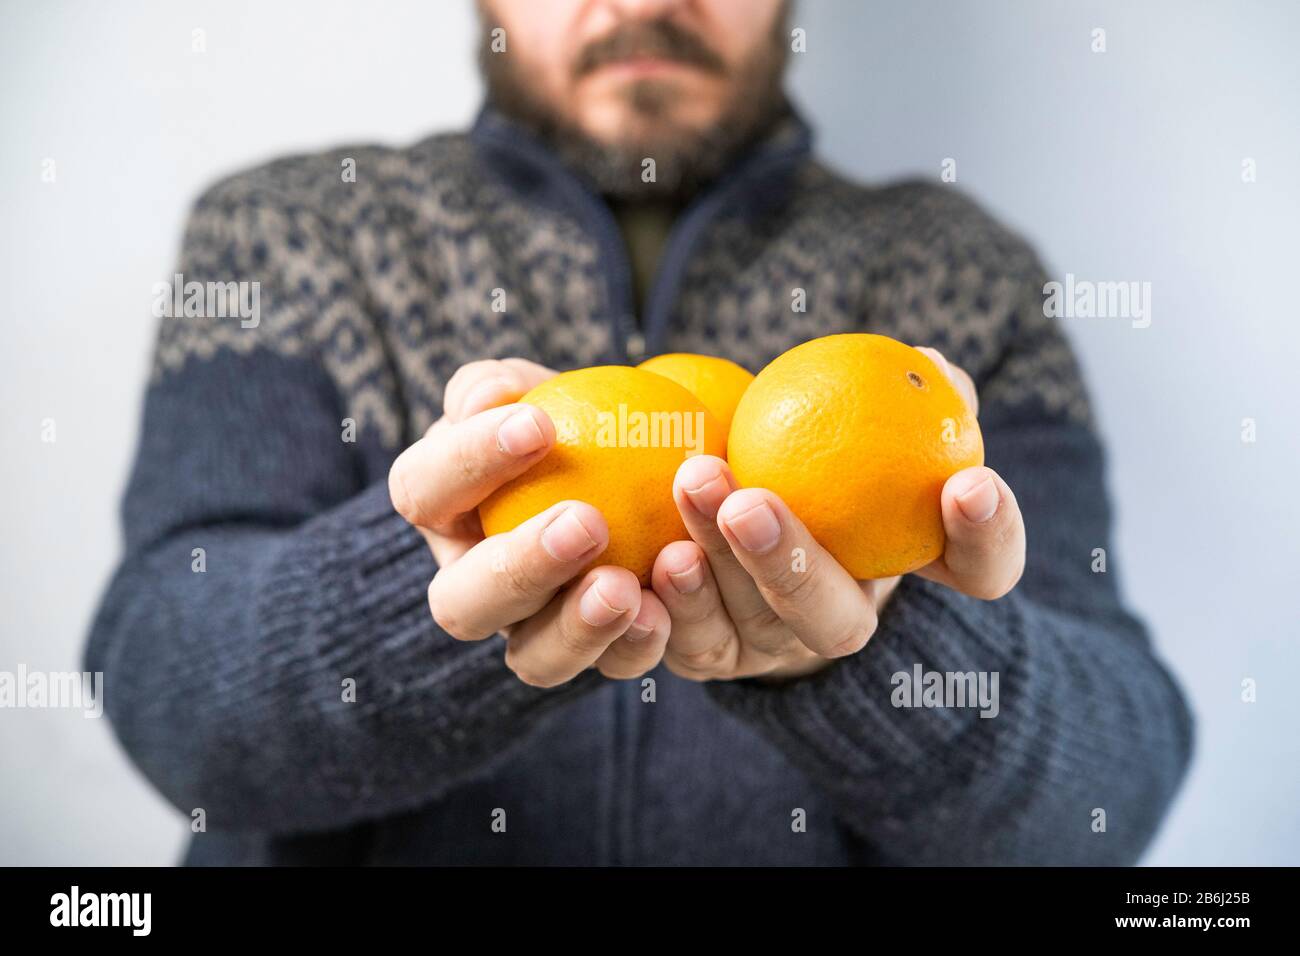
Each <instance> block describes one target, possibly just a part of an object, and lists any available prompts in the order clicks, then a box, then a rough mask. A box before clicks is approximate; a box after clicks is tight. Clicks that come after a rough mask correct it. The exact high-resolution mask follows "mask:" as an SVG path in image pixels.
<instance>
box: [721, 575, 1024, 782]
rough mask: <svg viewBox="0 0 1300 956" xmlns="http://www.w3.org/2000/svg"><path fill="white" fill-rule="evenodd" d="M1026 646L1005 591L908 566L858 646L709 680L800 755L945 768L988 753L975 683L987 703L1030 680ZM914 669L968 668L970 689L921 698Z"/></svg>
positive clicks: (859, 766) (849, 765) (856, 765)
mask: <svg viewBox="0 0 1300 956" xmlns="http://www.w3.org/2000/svg"><path fill="white" fill-rule="evenodd" d="M1025 648H1026V642H1025V639H1024V632H1023V628H1022V627H1021V625H1020V618H1019V615H1018V614H1017V613H1016V612H1015V610H1014V603H1013V602H1012V601H1011V599H1010V598H1004V599H1002V600H1000V601H997V602H981V601H977V600H975V599H973V598H968V597H966V596H965V595H961V594H958V593H957V592H955V591H951V590H949V589H947V588H944V587H942V586H941V585H938V584H935V583H933V582H931V581H926V580H924V579H922V578H918V577H916V576H914V575H907V576H905V577H904V578H903V580H902V581H901V582H900V583H899V586H898V588H897V589H896V590H895V592H894V594H893V596H892V598H891V600H890V602H889V603H888V604H887V605H886V607H885V610H884V611H883V612H882V614H881V618H880V624H879V627H878V628H877V631H876V633H875V635H874V636H873V637H872V638H871V640H870V642H868V644H867V646H866V647H865V648H864V649H863V650H862V651H860V652H859V653H858V654H855V655H853V656H852V657H848V658H843V659H841V660H839V661H836V662H835V663H833V664H831V665H830V666H829V667H827V668H825V669H824V670H822V671H819V672H818V673H816V674H812V675H809V676H808V677H803V678H798V679H795V680H792V681H789V682H786V683H765V682H762V681H758V680H754V679H746V680H738V681H718V682H714V683H711V684H709V685H707V686H708V689H709V692H710V694H711V695H712V696H713V698H714V700H716V701H717V702H718V703H719V704H720V705H721V706H722V707H723V708H724V709H726V710H728V711H730V712H732V713H734V714H736V715H738V716H740V717H741V718H742V719H745V720H747V721H748V722H750V723H751V724H753V725H755V726H757V727H758V728H759V729H761V730H762V731H763V732H764V733H765V734H766V735H767V736H768V737H769V738H770V739H772V740H773V741H774V742H775V743H777V745H778V746H780V747H781V748H782V749H783V750H785V751H786V753H787V754H790V755H794V756H796V760H797V762H803V761H801V760H798V757H803V758H804V759H805V760H812V761H816V762H819V763H821V764H822V765H823V766H831V767H834V768H836V770H837V771H839V772H844V773H854V774H861V773H871V772H875V771H879V770H882V769H886V768H888V769H893V770H904V769H915V768H918V767H923V766H925V765H927V764H930V763H932V762H934V761H941V762H942V763H943V764H944V765H945V766H946V768H947V769H949V770H951V769H954V764H959V765H965V766H966V767H967V768H970V769H974V768H975V767H977V766H978V765H979V764H980V763H981V762H982V761H983V759H984V758H985V757H988V756H990V755H989V754H985V753H984V751H985V750H987V749H988V748H987V747H985V746H983V745H982V742H984V741H986V740H987V739H988V738H989V737H990V736H991V735H987V734H981V733H973V732H972V731H976V730H977V729H978V725H979V723H980V722H981V721H982V720H984V719H986V718H983V717H981V712H982V710H983V712H984V713H988V709H982V708H981V706H980V700H979V694H978V691H977V690H976V688H978V687H983V688H986V689H987V690H988V691H990V692H992V691H995V690H996V693H992V694H991V698H992V703H993V707H997V708H1002V706H1003V702H1004V701H1008V700H1010V699H1011V697H1012V695H1013V693H1014V692H1015V689H1016V688H1022V687H1025V686H1028V685H1029V683H1030V682H1028V681H1027V680H1026V677H1027V674H1026V672H1025V670H1026V667H1027V665H1028V659H1027V656H1026V654H1025ZM918 669H919V672H920V674H921V677H922V680H923V681H924V679H925V677H926V675H928V674H930V673H933V672H938V673H939V674H940V675H941V678H946V676H947V675H948V674H949V673H960V674H969V673H970V672H974V674H975V680H976V684H975V685H973V686H971V687H970V689H971V690H972V691H973V692H974V693H973V694H972V697H973V699H971V700H967V701H966V706H926V705H925V698H924V697H923V695H922V693H921V691H922V688H923V687H924V683H922V684H921V685H920V686H917V684H916V675H917V673H918ZM994 675H996V677H997V684H996V685H995V684H994V683H993V679H994ZM945 683H947V682H946V681H945ZM941 702H942V701H941ZM1021 703H1024V702H1023V701H1022V702H1021Z"/></svg>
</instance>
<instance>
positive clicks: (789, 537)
mask: <svg viewBox="0 0 1300 956" xmlns="http://www.w3.org/2000/svg"><path fill="white" fill-rule="evenodd" d="M922 351H924V352H926V353H927V354H928V355H929V356H930V357H931V358H932V359H934V361H935V362H936V363H937V364H938V365H939V367H940V368H942V369H943V370H944V372H945V373H946V374H947V375H948V376H949V378H950V379H951V380H952V381H953V383H954V384H955V385H956V386H957V388H958V390H959V391H961V393H962V395H963V396H964V397H965V399H966V401H967V402H968V403H969V404H970V406H971V409H972V411H975V412H978V408H979V406H978V397H977V395H976V392H975V387H974V384H973V383H972V381H971V379H970V376H969V375H967V374H966V373H965V372H964V371H962V370H961V369H960V368H958V367H956V366H954V365H952V364H951V363H949V362H948V361H947V360H946V359H945V358H944V357H943V355H941V354H940V353H939V352H937V351H936V350H934V349H928V348H927V349H922ZM673 496H674V498H675V500H676V502H677V507H678V510H679V511H680V512H681V515H682V520H683V522H684V523H685V525H686V529H687V531H688V532H689V534H690V537H691V540H689V541H677V542H674V543H673V544H670V545H669V546H668V547H666V548H664V550H663V551H661V552H660V554H659V557H658V559H657V561H656V563H655V568H654V572H653V574H652V577H651V582H652V585H653V587H654V591H655V593H656V594H657V595H659V598H660V600H661V601H662V602H663V605H664V607H665V608H667V611H668V614H669V616H670V617H671V619H672V620H671V628H670V636H669V639H668V643H667V647H666V650H665V652H664V658H663V660H664V664H665V665H666V666H667V667H668V668H669V669H670V670H672V671H673V672H674V673H675V674H678V675H679V676H682V677H685V678H688V679H690V680H730V679H736V678H741V677H763V678H767V679H783V678H790V677H797V676H800V675H804V674H809V673H813V672H815V671H818V670H821V669H822V668H824V667H826V666H828V665H829V664H830V663H831V662H832V661H834V660H835V659H837V658H840V657H845V656H848V655H850V654H856V653H857V652H859V651H860V650H862V648H863V647H865V646H866V644H867V642H868V641H869V640H870V639H871V637H872V635H873V634H874V633H875V631H876V626H877V623H878V618H879V614H880V612H881V610H882V609H883V607H884V606H885V603H886V602H887V601H888V598H889V596H890V594H892V593H893V591H894V589H895V588H896V587H897V585H898V581H899V578H897V577H894V578H884V579H879V580H874V581H858V580H855V579H854V578H853V576H852V575H850V574H849V572H848V571H846V570H845V569H844V568H843V567H842V566H841V565H840V564H839V563H838V562H837V561H836V560H835V559H834V558H833V557H832V556H831V555H830V553H829V552H827V551H826V549H824V548H823V547H822V546H821V545H819V544H818V543H817V542H816V540H815V539H814V538H813V537H812V535H811V534H810V533H809V532H808V529H807V528H805V527H804V525H803V523H802V522H801V521H800V520H799V518H798V517H797V516H796V515H795V514H794V513H793V512H792V511H791V510H790V509H789V508H787V507H786V506H785V504H784V503H783V502H782V501H781V499H780V498H778V497H777V496H776V495H775V494H773V493H772V492H770V491H767V490H765V489H762V488H740V487H739V485H738V483H737V482H736V479H735V477H734V476H733V475H732V474H731V470H730V469H729V468H728V467H727V464H726V462H724V461H722V460H721V459H719V458H713V457H710V456H705V455H701V456H697V457H694V458H691V459H689V460H687V461H686V462H685V463H683V465H682V466H681V468H680V469H678V472H677V477H676V480H675V482H674V486H673ZM940 505H941V508H942V513H943V524H944V531H945V533H946V536H947V546H946V548H945V550H944V553H943V555H942V556H941V557H940V558H939V559H937V560H936V561H934V562H932V563H931V564H929V565H927V566H925V567H923V568H921V569H920V570H918V571H916V572H914V573H916V574H918V575H920V576H921V577H925V578H928V579H930V580H932V581H936V582H938V583H940V584H943V585H946V586H947V587H950V588H953V589H955V590H957V591H960V592H962V593H964V594H969V595H971V596H973V597H977V598H982V599H986V600H992V599H995V598H998V597H1001V596H1002V595H1004V594H1006V593H1007V592H1008V591H1010V590H1011V588H1013V587H1014V586H1015V584H1016V582H1017V581H1018V580H1019V579H1020V575H1021V573H1022V571H1023V570H1024V562H1025V527H1024V521H1023V520H1022V518H1021V515H1020V507H1019V505H1018V504H1017V503H1016V499H1015V495H1014V494H1012V491H1011V488H1010V487H1009V486H1008V485H1007V483H1006V482H1005V481H1003V480H1002V478H1001V477H1000V476H998V474H997V473H996V472H994V471H993V470H992V469H990V468H985V467H976V468H967V469H964V470H962V471H959V472H958V473H957V474H955V475H953V476H952V477H951V478H949V479H948V481H947V483H946V484H945V485H944V488H943V494H942V497H941V499H940Z"/></svg>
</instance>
